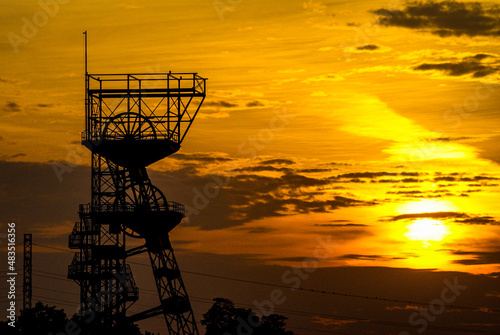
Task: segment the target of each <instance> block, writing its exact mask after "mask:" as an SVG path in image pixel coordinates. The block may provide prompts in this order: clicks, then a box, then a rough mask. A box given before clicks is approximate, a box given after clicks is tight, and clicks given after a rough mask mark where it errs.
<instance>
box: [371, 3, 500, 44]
mask: <svg viewBox="0 0 500 335" xmlns="http://www.w3.org/2000/svg"><path fill="white" fill-rule="evenodd" d="M372 13H374V14H375V15H378V16H379V18H378V23H379V24H381V25H384V26H396V27H405V28H410V29H418V30H427V31H430V32H431V33H433V34H436V35H439V36H441V37H448V36H462V35H467V36H470V37H474V36H499V35H500V18H499V16H498V7H497V6H490V5H487V4H481V3H479V2H457V1H442V2H435V1H425V2H424V1H422V2H420V1H411V2H408V3H407V4H406V7H405V8H404V9H403V10H389V9H384V8H381V9H377V10H374V11H372Z"/></svg>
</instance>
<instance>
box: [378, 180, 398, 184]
mask: <svg viewBox="0 0 500 335" xmlns="http://www.w3.org/2000/svg"><path fill="white" fill-rule="evenodd" d="M378 182H379V183H382V184H388V183H399V182H400V181H399V180H395V179H379V180H378Z"/></svg>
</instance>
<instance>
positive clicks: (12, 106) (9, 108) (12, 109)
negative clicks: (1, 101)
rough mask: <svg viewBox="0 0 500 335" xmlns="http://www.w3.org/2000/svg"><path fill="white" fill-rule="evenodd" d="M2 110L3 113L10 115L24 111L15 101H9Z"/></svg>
mask: <svg viewBox="0 0 500 335" xmlns="http://www.w3.org/2000/svg"><path fill="white" fill-rule="evenodd" d="M1 109H2V111H4V112H8V113H17V112H20V111H21V110H22V109H21V106H20V105H19V104H17V103H16V102H14V101H7V102H6V103H5V105H3V106H2V107H1Z"/></svg>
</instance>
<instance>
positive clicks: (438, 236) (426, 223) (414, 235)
mask: <svg viewBox="0 0 500 335" xmlns="http://www.w3.org/2000/svg"><path fill="white" fill-rule="evenodd" d="M406 228H407V229H408V231H407V232H406V233H405V236H406V237H407V238H408V239H409V240H413V241H441V240H442V239H443V238H444V237H445V236H446V235H448V234H449V233H450V232H449V231H448V228H447V227H446V225H444V224H443V223H442V222H441V221H438V220H432V219H417V220H415V221H413V222H412V223H410V224H409V225H408V226H406Z"/></svg>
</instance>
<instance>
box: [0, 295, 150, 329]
mask: <svg viewBox="0 0 500 335" xmlns="http://www.w3.org/2000/svg"><path fill="white" fill-rule="evenodd" d="M88 320H89V319H85V318H82V317H80V316H73V318H72V319H71V320H68V318H67V317H66V313H65V312H64V310H62V309H57V308H56V307H55V306H53V307H49V306H48V305H44V304H43V303H41V302H37V303H36V304H35V306H34V307H33V308H31V309H26V310H23V311H21V315H20V316H19V317H18V318H17V320H16V323H15V327H11V326H9V325H8V322H9V321H0V334H2V335H60V334H66V335H76V334H78V335H104V334H105V335H141V332H140V330H139V326H137V325H136V324H129V323H122V324H121V325H116V326H113V327H110V326H106V325H102V324H98V323H96V322H91V321H90V322H89V321H88ZM146 333H147V332H146Z"/></svg>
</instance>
